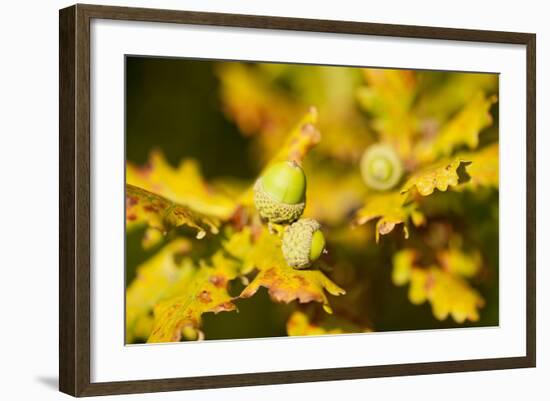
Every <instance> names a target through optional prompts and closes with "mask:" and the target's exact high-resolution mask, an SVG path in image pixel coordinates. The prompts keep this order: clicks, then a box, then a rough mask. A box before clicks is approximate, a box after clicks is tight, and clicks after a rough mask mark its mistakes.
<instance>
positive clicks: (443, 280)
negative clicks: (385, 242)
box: [392, 249, 485, 323]
mask: <svg viewBox="0 0 550 401" xmlns="http://www.w3.org/2000/svg"><path fill="white" fill-rule="evenodd" d="M458 252H459V251H457V250H453V251H452V252H451V253H447V254H445V253H444V254H440V255H439V258H440V260H441V261H442V262H443V267H439V266H435V265H432V266H428V267H421V266H418V265H417V264H416V258H417V252H416V251H415V250H412V249H403V250H401V251H399V252H397V253H396V254H395V255H394V257H393V272H392V280H393V282H394V284H396V285H399V286H403V285H405V284H407V283H410V287H409V300H410V301H411V302H412V303H413V304H415V305H420V304H423V303H424V302H426V301H428V302H430V304H431V306H432V313H433V315H434V316H435V318H436V319H438V320H445V319H446V318H447V317H448V316H451V317H452V318H453V319H454V320H455V321H456V322H457V323H463V322H464V321H465V320H470V321H474V322H475V321H478V320H479V311H478V309H479V308H482V307H483V306H484V304H485V301H484V300H483V298H482V297H481V295H480V294H479V292H478V291H477V290H475V289H474V288H472V287H471V286H470V284H468V282H467V281H466V280H465V279H464V278H463V277H461V275H462V276H468V277H469V276H471V275H473V274H475V272H477V270H478V269H479V265H477V261H473V262H472V260H467V257H465V256H462V258H459V257H457V255H458ZM450 255H452V256H450ZM465 260H467V263H464V261H465ZM450 263H453V264H454V266H452V265H450ZM465 264H466V265H468V266H466V267H465ZM472 266H475V268H472ZM474 271H475V272H474Z"/></svg>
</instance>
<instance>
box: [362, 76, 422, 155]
mask: <svg viewBox="0 0 550 401" xmlns="http://www.w3.org/2000/svg"><path fill="white" fill-rule="evenodd" d="M363 72H364V77H365V81H366V84H367V85H366V86H363V87H361V88H359V89H358V90H357V100H358V102H359V105H360V106H361V107H362V108H363V109H364V110H365V111H367V112H368V113H369V114H371V115H372V116H373V121H372V124H373V127H374V129H375V130H376V131H377V132H378V133H379V135H380V137H381V139H382V140H383V141H384V142H388V143H391V144H392V145H393V146H394V147H395V149H396V150H397V151H398V153H399V154H400V155H401V157H403V158H408V157H409V156H410V153H411V150H412V143H413V138H414V136H415V134H416V131H417V125H418V119H417V117H416V115H415V114H414V113H412V106H413V103H414V99H415V96H416V93H417V77H416V73H415V71H412V70H390V69H377V68H366V69H364V70H363Z"/></svg>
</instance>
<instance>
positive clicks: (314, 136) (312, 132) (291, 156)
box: [239, 107, 321, 206]
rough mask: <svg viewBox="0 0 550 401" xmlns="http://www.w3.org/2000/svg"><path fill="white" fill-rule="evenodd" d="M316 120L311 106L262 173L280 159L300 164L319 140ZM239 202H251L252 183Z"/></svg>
mask: <svg viewBox="0 0 550 401" xmlns="http://www.w3.org/2000/svg"><path fill="white" fill-rule="evenodd" d="M316 122H317V110H316V109H315V108H314V107H311V108H310V109H309V110H308V112H307V113H306V114H305V115H304V116H303V117H302V118H301V119H300V121H299V122H298V124H296V125H295V127H294V128H293V129H292V130H291V131H290V132H289V133H288V135H287V137H286V139H285V141H284V144H283V146H282V147H281V148H280V149H279V150H278V151H277V153H276V154H274V155H273V156H272V157H271V160H270V161H269V162H268V163H267V164H266V165H265V166H264V168H263V170H262V173H263V172H265V171H266V170H267V169H268V168H269V167H270V166H271V165H273V164H275V163H277V162H281V161H287V160H289V161H290V160H292V161H295V162H296V163H298V164H300V165H301V164H302V162H303V160H304V158H305V157H306V156H307V154H308V153H309V152H310V150H311V149H312V148H313V147H314V146H315V145H317V144H318V143H319V142H320V141H321V133H320V132H319V130H318V129H317V128H316V126H315V123H316ZM262 173H260V176H261V175H262ZM239 203H240V204H242V205H249V206H250V205H252V204H253V185H251V186H250V187H249V189H248V190H247V191H246V192H244V193H243V194H242V195H241V197H240V198H239Z"/></svg>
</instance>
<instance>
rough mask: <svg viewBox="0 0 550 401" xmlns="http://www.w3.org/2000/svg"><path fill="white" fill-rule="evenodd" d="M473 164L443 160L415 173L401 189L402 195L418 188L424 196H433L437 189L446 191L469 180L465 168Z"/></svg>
mask: <svg viewBox="0 0 550 401" xmlns="http://www.w3.org/2000/svg"><path fill="white" fill-rule="evenodd" d="M470 163H471V162H470V161H468V160H463V159H462V158H459V157H456V158H454V159H452V160H442V161H439V162H437V163H435V164H432V165H430V166H427V167H424V168H422V169H421V170H419V171H417V172H415V173H414V174H413V175H412V176H411V177H410V178H409V179H408V180H407V181H406V182H405V185H403V187H402V188H401V193H403V194H404V193H406V192H409V191H410V190H411V189H413V188H416V190H417V191H418V193H419V194H420V195H422V196H428V195H431V194H432V193H433V192H434V190H435V189H438V190H440V191H446V190H447V189H448V188H449V187H453V186H456V185H458V184H459V182H461V181H462V180H464V179H466V178H467V175H466V174H465V170H464V168H465V167H466V166H468V165H469V164H470Z"/></svg>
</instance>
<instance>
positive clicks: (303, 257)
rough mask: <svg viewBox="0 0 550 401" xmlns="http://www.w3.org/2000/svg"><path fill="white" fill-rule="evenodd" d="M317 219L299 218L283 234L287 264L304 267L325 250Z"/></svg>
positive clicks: (323, 237)
mask: <svg viewBox="0 0 550 401" xmlns="http://www.w3.org/2000/svg"><path fill="white" fill-rule="evenodd" d="M320 229H321V225H320V224H319V223H318V222H317V220H313V219H300V220H298V221H297V222H295V223H293V224H291V225H290V226H288V227H287V228H286V229H285V231H284V234H283V245H282V250H283V256H284V257H285V260H286V262H287V263H288V265H289V266H291V267H293V268H295V269H304V268H306V267H309V266H310V265H311V263H313V262H314V261H316V260H317V259H319V257H320V256H321V255H322V254H323V253H325V252H326V250H325V236H324V235H323V232H322V231H321V230H320Z"/></svg>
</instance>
